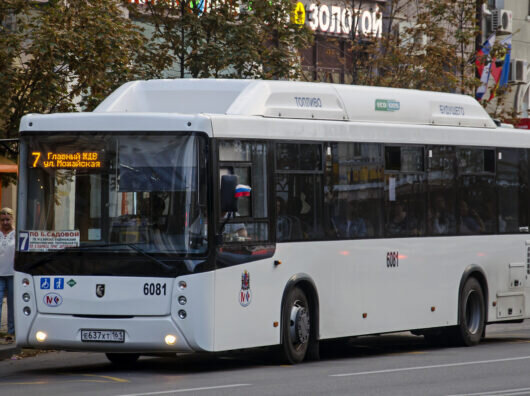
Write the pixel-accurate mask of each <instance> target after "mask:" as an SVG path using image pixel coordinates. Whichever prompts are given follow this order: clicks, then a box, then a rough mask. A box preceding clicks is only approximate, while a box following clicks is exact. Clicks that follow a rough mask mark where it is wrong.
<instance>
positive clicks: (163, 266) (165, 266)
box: [122, 243, 171, 269]
mask: <svg viewBox="0 0 530 396" xmlns="http://www.w3.org/2000/svg"><path fill="white" fill-rule="evenodd" d="M122 245H125V246H128V247H130V248H131V249H133V250H135V251H137V252H138V253H141V254H142V255H144V256H145V257H147V258H148V259H150V260H151V261H154V262H155V263H157V264H159V265H160V266H161V267H162V268H164V269H171V266H170V265H167V264H166V263H164V262H163V261H162V260H159V259H157V258H156V257H155V256H153V255H151V254H149V253H147V252H146V251H145V250H143V249H142V248H140V247H138V246H136V245H135V244H134V243H123V244H122Z"/></svg>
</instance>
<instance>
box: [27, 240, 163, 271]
mask: <svg viewBox="0 0 530 396" xmlns="http://www.w3.org/2000/svg"><path fill="white" fill-rule="evenodd" d="M115 246H127V247H129V248H131V249H132V250H134V251H136V252H138V253H141V254H142V255H144V256H145V257H147V258H149V259H150V260H152V261H154V262H156V263H157V264H159V265H160V266H162V267H163V268H165V269H171V266H169V265H167V264H166V263H164V262H163V261H162V260H159V259H157V258H156V257H154V256H152V255H150V254H149V253H147V252H146V251H144V250H143V249H141V248H140V247H138V246H136V244H134V243H106V244H100V245H86V246H75V247H67V248H64V249H61V250H55V251H53V252H51V253H50V254H48V255H47V256H46V257H43V258H41V259H40V260H37V261H36V262H34V263H31V264H30V265H29V266H27V267H25V268H24V271H29V270H32V269H34V268H37V267H40V266H41V265H43V264H46V263H48V262H50V261H51V260H52V259H54V258H56V257H58V256H60V255H61V254H64V253H66V252H77V251H83V250H90V249H97V248H109V247H115Z"/></svg>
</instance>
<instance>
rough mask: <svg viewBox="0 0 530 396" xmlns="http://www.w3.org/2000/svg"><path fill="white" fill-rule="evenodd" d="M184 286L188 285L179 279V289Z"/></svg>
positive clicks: (182, 288)
mask: <svg viewBox="0 0 530 396" xmlns="http://www.w3.org/2000/svg"><path fill="white" fill-rule="evenodd" d="M186 287H188V285H187V284H186V282H185V281H180V282H179V289H180V290H184V289H185V288H186Z"/></svg>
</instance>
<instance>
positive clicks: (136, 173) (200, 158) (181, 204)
mask: <svg viewBox="0 0 530 396" xmlns="http://www.w3.org/2000/svg"><path fill="white" fill-rule="evenodd" d="M26 139H27V140H26V142H27V147H28V151H27V152H28V155H27V157H28V161H27V167H28V180H27V208H26V213H27V215H26V216H25V221H24V222H23V223H22V224H20V225H19V227H21V230H20V232H21V234H20V235H21V238H22V236H24V237H25V238H26V239H27V243H24V242H21V244H20V250H21V251H41V252H42V251H53V250H63V249H69V248H72V249H75V248H77V247H82V248H83V249H90V248H91V247H93V248H94V249H101V248H104V249H108V250H111V251H114V250H116V251H121V250H123V249H127V250H130V249H129V248H130V247H133V248H134V249H135V250H137V251H140V252H142V253H151V254H152V253H174V254H179V255H196V254H204V253H205V252H206V250H207V228H206V227H207V217H206V216H207V213H206V156H205V154H204V153H205V145H206V140H205V139H204V138H202V137H199V136H197V135H193V134H186V135H176V134H150V135H147V136H146V135H145V134H144V135H133V134H130V135H124V134H115V135H113V134H110V133H104V134H103V133H91V134H71V135H62V134H61V135H57V134H55V135H53V136H48V135H39V136H29V137H27V138H26Z"/></svg>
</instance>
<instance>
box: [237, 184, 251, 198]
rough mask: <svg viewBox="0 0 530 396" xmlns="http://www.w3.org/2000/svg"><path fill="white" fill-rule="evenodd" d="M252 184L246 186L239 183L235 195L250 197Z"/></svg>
mask: <svg viewBox="0 0 530 396" xmlns="http://www.w3.org/2000/svg"><path fill="white" fill-rule="evenodd" d="M250 190H252V189H251V188H250V186H245V185H244V184H238V185H237V187H236V194H235V197H236V198H239V197H250Z"/></svg>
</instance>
